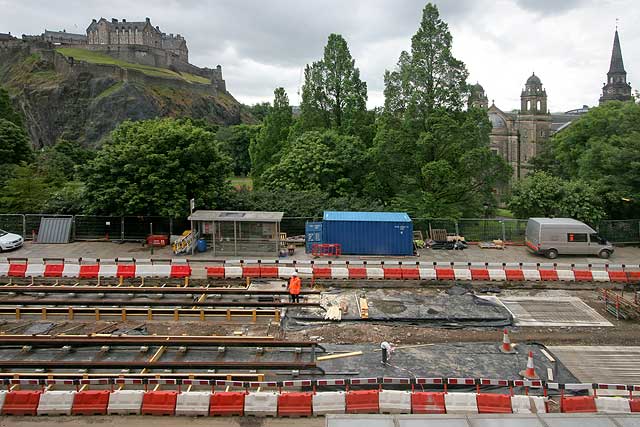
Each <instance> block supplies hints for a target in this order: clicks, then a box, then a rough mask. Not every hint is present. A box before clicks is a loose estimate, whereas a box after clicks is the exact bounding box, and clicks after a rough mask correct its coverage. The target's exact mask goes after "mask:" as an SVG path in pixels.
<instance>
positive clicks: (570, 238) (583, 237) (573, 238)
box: [567, 233, 587, 243]
mask: <svg viewBox="0 0 640 427" xmlns="http://www.w3.org/2000/svg"><path fill="white" fill-rule="evenodd" d="M586 241H587V233H567V242H569V243H585V242H586Z"/></svg>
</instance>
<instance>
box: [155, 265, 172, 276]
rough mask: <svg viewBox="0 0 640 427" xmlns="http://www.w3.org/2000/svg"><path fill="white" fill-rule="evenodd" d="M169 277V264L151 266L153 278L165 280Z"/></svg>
mask: <svg viewBox="0 0 640 427" xmlns="http://www.w3.org/2000/svg"><path fill="white" fill-rule="evenodd" d="M170 276H171V265H170V264H158V265H154V266H153V277H161V278H167V277H170Z"/></svg>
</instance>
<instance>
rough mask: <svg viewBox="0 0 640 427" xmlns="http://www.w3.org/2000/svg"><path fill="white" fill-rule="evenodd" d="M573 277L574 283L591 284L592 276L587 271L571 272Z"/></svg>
mask: <svg viewBox="0 0 640 427" xmlns="http://www.w3.org/2000/svg"><path fill="white" fill-rule="evenodd" d="M573 275H574V276H575V277H576V282H591V281H592V280H593V275H591V272H590V271H589V270H573Z"/></svg>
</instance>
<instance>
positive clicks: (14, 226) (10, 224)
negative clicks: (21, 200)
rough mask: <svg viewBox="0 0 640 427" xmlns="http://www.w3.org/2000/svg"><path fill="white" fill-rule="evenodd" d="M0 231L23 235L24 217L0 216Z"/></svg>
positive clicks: (16, 215) (17, 215)
mask: <svg viewBox="0 0 640 427" xmlns="http://www.w3.org/2000/svg"><path fill="white" fill-rule="evenodd" d="M0 230H4V231H8V232H9V233H15V234H20V235H24V234H25V230H24V215H19V214H15V215H13V214H4V215H0Z"/></svg>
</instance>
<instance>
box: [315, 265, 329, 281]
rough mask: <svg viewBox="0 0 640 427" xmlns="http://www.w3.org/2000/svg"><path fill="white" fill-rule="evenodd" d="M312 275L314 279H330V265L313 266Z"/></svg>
mask: <svg viewBox="0 0 640 427" xmlns="http://www.w3.org/2000/svg"><path fill="white" fill-rule="evenodd" d="M313 277H315V278H316V279H331V267H313Z"/></svg>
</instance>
